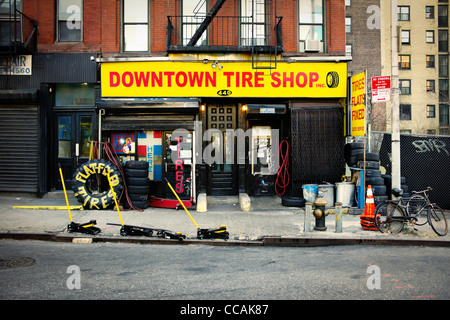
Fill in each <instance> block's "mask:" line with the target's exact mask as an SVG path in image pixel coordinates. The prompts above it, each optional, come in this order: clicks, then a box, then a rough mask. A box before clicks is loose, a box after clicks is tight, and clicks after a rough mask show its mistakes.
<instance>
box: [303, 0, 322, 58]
mask: <svg viewBox="0 0 450 320" xmlns="http://www.w3.org/2000/svg"><path fill="white" fill-rule="evenodd" d="M298 3H299V9H298V11H299V28H298V33H299V37H298V38H299V51H300V52H324V23H325V19H324V4H323V0H299V1H298Z"/></svg>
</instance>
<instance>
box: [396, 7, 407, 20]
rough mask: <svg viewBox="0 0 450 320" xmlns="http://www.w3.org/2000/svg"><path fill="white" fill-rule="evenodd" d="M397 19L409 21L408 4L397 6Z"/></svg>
mask: <svg viewBox="0 0 450 320" xmlns="http://www.w3.org/2000/svg"><path fill="white" fill-rule="evenodd" d="M397 17H398V21H409V6H398V7H397Z"/></svg>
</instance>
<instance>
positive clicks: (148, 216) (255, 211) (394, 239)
mask: <svg viewBox="0 0 450 320" xmlns="http://www.w3.org/2000/svg"><path fill="white" fill-rule="evenodd" d="M250 200H251V210H250V211H248V212H244V211H242V210H241V208H240V205H239V200H238V197H237V196H236V197H231V198H230V197H208V200H207V201H208V207H207V212H197V211H196V210H195V209H188V210H189V212H190V214H191V215H192V217H193V218H194V220H195V221H196V223H197V224H198V226H199V227H200V228H215V227H218V226H221V225H226V227H227V230H228V232H229V233H230V239H229V240H228V241H224V240H211V241H205V240H202V241H201V240H197V239H196V236H197V229H196V227H195V225H194V223H193V222H192V221H191V219H190V218H189V216H188V215H187V213H186V212H185V211H184V210H183V209H182V208H180V209H179V210H175V209H165V208H147V209H145V210H144V211H143V212H139V211H134V210H131V211H127V210H121V216H122V219H123V222H124V224H126V225H136V226H142V227H150V228H162V229H166V230H171V231H173V232H181V233H183V234H184V235H186V240H185V241H184V243H186V244H191V243H208V244H215V245H285V246H313V245H333V244H353V243H357V244H377V243H380V244H411V245H440V246H445V245H450V235H449V234H447V235H446V236H444V237H439V236H437V235H436V234H435V233H434V231H433V230H432V229H431V227H430V226H429V225H428V224H427V225H425V226H421V227H417V226H416V229H417V230H413V229H412V228H411V227H408V229H406V230H404V231H403V232H401V233H400V234H397V235H390V234H383V233H381V232H378V231H366V230H363V229H362V228H361V226H360V223H359V222H360V218H359V214H360V213H362V212H361V210H359V211H358V210H356V209H350V210H349V212H350V213H345V214H342V217H341V219H342V230H343V232H342V233H337V232H336V228H335V216H334V214H330V215H328V216H327V218H326V226H327V230H326V231H315V230H314V229H313V227H314V224H315V219H314V217H311V224H312V228H311V229H312V231H311V232H305V231H304V230H305V225H304V223H305V210H304V208H292V207H284V206H282V205H281V198H279V197H251V198H250ZM69 203H70V205H71V206H74V207H75V208H73V209H71V214H72V218H73V221H74V222H77V223H84V222H88V221H90V220H96V221H97V225H96V227H98V228H100V229H101V233H99V234H97V235H93V236H92V235H86V234H81V233H69V232H68V231H67V225H68V223H69V222H70V220H69V215H68V211H67V207H66V203H65V200H64V195H63V193H58V192H56V193H49V194H48V195H47V196H46V197H44V198H42V199H38V198H33V197H30V196H26V195H0V221H1V223H0V238H14V239H27V238H30V239H41V240H47V239H48V240H54V241H72V240H73V239H74V238H90V239H93V241H94V242H99V241H122V242H123V241H127V242H139V243H163V242H164V243H173V242H174V243H178V241H177V240H164V241H162V240H163V239H159V238H157V237H151V238H149V237H128V236H127V237H124V236H121V235H120V233H119V231H120V226H111V225H108V223H117V224H120V219H119V215H118V212H117V211H114V210H112V209H110V210H80V209H76V207H78V208H80V203H78V201H77V200H76V199H75V198H74V196H73V193H71V194H69ZM14 206H28V208H22V209H16V208H13V207H14ZM46 206H48V207H46ZM55 206H58V207H59V208H56V209H53V208H54V207H55ZM29 207H33V208H29ZM36 207H39V209H35V208H36ZM447 217H448V212H447Z"/></svg>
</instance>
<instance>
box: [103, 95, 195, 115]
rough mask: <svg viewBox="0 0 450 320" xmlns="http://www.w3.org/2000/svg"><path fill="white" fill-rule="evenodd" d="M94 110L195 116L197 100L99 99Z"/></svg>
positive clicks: (106, 112) (108, 112) (107, 112)
mask: <svg viewBox="0 0 450 320" xmlns="http://www.w3.org/2000/svg"><path fill="white" fill-rule="evenodd" d="M95 109H96V110H97V111H98V110H100V109H103V110H105V114H111V113H114V114H117V113H119V114H149V113H152V114H153V113H159V114H196V113H199V100H198V99H195V98H192V99H189V98H187V99H177V98H150V99H101V100H96V101H95Z"/></svg>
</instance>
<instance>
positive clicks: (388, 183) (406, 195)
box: [381, 174, 410, 199]
mask: <svg viewBox="0 0 450 320" xmlns="http://www.w3.org/2000/svg"><path fill="white" fill-rule="evenodd" d="M381 177H382V178H383V179H384V185H385V186H386V190H387V194H388V197H389V199H391V189H392V176H391V175H388V174H383V175H382V176H381ZM400 184H401V189H402V190H403V194H402V197H403V198H409V197H410V194H409V192H408V191H409V188H408V185H407V184H406V178H405V177H400Z"/></svg>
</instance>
